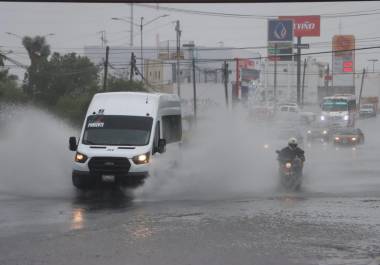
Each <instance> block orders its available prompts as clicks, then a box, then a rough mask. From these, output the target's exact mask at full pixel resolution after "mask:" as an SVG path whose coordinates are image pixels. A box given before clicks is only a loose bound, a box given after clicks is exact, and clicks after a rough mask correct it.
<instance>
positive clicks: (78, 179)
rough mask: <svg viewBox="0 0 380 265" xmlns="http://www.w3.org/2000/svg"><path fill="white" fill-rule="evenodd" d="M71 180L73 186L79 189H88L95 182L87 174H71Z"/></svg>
mask: <svg viewBox="0 0 380 265" xmlns="http://www.w3.org/2000/svg"><path fill="white" fill-rule="evenodd" d="M72 181H73V185H74V187H75V188H77V189H79V190H88V189H90V188H91V187H92V186H93V185H94V184H95V183H94V181H91V179H90V177H89V176H84V175H76V174H73V175H72Z"/></svg>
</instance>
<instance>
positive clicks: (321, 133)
mask: <svg viewBox="0 0 380 265" xmlns="http://www.w3.org/2000/svg"><path fill="white" fill-rule="evenodd" d="M330 136H331V129H330V128H329V127H328V126H326V124H325V123H323V122H314V123H312V124H311V126H310V127H309V128H308V129H307V132H306V141H308V142H312V141H315V140H321V141H323V142H328V141H329V139H330Z"/></svg>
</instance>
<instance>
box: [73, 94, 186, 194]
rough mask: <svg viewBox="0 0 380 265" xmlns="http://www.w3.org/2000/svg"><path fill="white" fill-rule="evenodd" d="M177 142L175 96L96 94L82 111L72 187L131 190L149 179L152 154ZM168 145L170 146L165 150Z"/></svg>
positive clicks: (177, 103) (179, 136) (178, 127)
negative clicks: (102, 185)
mask: <svg viewBox="0 0 380 265" xmlns="http://www.w3.org/2000/svg"><path fill="white" fill-rule="evenodd" d="M181 140H182V119H181V105H180V100H179V98H178V96H177V95H174V94H158V93H157V94H156V93H139V92H109V93H98V94H95V95H94V97H93V98H92V101H91V103H90V105H89V107H88V110H87V114H86V118H85V121H84V123H83V128H82V132H81V135H80V138H79V142H77V140H76V138H75V137H70V141H69V147H70V150H71V151H76V154H75V157H74V160H75V161H74V162H73V169H72V181H73V185H74V186H75V187H77V188H78V189H88V188H91V187H93V186H94V185H95V184H97V183H103V182H110V183H112V184H117V185H120V186H124V187H137V186H139V185H141V184H143V182H144V179H145V178H146V177H147V176H148V175H149V168H150V164H151V161H152V160H153V155H154V154H155V153H164V152H165V150H166V144H170V143H173V144H175V143H180V142H181ZM169 146H170V145H169Z"/></svg>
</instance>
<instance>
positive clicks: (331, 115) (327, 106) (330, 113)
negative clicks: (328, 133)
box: [320, 94, 356, 127]
mask: <svg viewBox="0 0 380 265" xmlns="http://www.w3.org/2000/svg"><path fill="white" fill-rule="evenodd" d="M320 106H321V114H320V121H321V122H324V123H325V124H326V126H328V127H354V126H355V121H356V97H355V96H354V95H353V94H335V95H334V96H329V97H324V98H323V100H322V103H321V105H320Z"/></svg>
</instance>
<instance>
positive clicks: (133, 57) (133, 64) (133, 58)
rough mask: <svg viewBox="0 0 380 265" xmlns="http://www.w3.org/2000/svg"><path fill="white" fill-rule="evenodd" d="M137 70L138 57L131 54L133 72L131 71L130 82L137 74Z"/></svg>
mask: <svg viewBox="0 0 380 265" xmlns="http://www.w3.org/2000/svg"><path fill="white" fill-rule="evenodd" d="M135 68H136V56H135V54H134V53H133V52H132V54H131V70H130V73H129V81H132V80H133V75H134V73H135Z"/></svg>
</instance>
